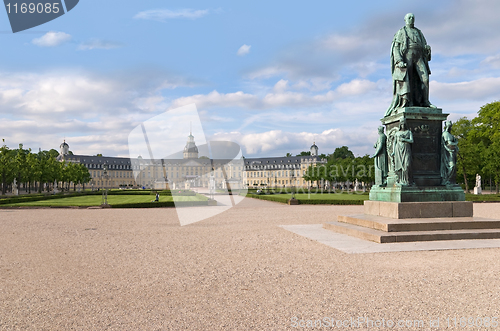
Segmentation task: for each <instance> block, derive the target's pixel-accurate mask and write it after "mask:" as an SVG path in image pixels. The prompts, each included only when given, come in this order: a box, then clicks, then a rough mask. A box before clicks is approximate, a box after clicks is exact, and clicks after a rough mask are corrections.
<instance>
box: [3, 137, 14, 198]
mask: <svg viewBox="0 0 500 331" xmlns="http://www.w3.org/2000/svg"><path fill="white" fill-rule="evenodd" d="M2 141H3V145H2V147H0V176H1V178H0V179H1V181H2V195H5V194H6V193H7V186H8V185H10V184H11V183H12V181H13V179H14V173H15V169H16V163H15V159H14V158H15V152H14V151H12V150H10V149H9V147H7V145H5V140H4V139H3V140H2Z"/></svg>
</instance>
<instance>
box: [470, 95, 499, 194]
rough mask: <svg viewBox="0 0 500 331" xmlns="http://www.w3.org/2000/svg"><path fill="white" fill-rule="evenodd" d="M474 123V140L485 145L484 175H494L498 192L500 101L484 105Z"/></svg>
mask: <svg viewBox="0 0 500 331" xmlns="http://www.w3.org/2000/svg"><path fill="white" fill-rule="evenodd" d="M472 124H473V129H472V130H471V135H472V139H473V141H475V142H476V143H478V144H482V145H483V146H484V148H483V151H482V152H483V153H482V156H483V162H482V171H483V175H484V174H490V175H491V176H492V178H493V180H494V182H495V186H496V193H497V194H498V193H499V188H500V187H499V184H500V101H495V102H492V103H488V104H486V105H484V106H482V107H481V109H480V110H479V112H478V115H477V117H475V118H474V119H473V120H472Z"/></svg>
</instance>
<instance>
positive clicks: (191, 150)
mask: <svg viewBox="0 0 500 331" xmlns="http://www.w3.org/2000/svg"><path fill="white" fill-rule="evenodd" d="M184 158H185V159H197V158H198V147H196V144H195V142H194V137H193V134H192V133H191V132H190V133H189V136H188V140H187V143H186V147H184Z"/></svg>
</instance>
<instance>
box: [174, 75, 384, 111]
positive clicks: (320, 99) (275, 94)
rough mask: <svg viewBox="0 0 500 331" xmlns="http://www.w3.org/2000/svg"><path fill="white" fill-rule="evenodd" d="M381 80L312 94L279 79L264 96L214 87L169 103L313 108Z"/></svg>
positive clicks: (370, 89)
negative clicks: (204, 92) (293, 88)
mask: <svg viewBox="0 0 500 331" xmlns="http://www.w3.org/2000/svg"><path fill="white" fill-rule="evenodd" d="M383 83H384V82H371V81H369V80H360V79H354V80H352V81H351V82H349V83H345V84H342V85H340V86H339V87H338V88H337V89H336V90H330V91H327V92H325V93H320V94H313V93H305V92H295V91H288V81H287V80H283V79H282V80H280V81H278V82H277V83H276V85H275V86H274V87H273V89H272V91H270V92H268V93H266V94H265V95H264V96H258V95H255V94H249V93H244V92H242V91H238V92H234V93H220V92H218V91H215V90H214V91H212V92H210V93H208V94H197V95H193V96H188V97H181V98H178V99H175V100H174V101H172V103H171V104H170V108H177V107H181V106H184V105H187V104H190V103H195V104H196V106H197V107H198V109H205V108H214V107H220V108H228V107H241V108H245V109H269V108H279V107H289V108H292V109H297V108H304V107H316V106H322V105H328V104H331V103H332V102H333V101H336V100H340V99H342V98H346V97H352V96H358V95H367V94H369V93H378V91H379V90H380V88H381V87H380V85H381V84H383Z"/></svg>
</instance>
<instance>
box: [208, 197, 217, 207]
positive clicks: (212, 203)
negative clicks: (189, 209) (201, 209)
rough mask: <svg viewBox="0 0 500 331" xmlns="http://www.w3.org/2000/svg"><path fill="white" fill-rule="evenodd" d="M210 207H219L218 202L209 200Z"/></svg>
mask: <svg viewBox="0 0 500 331" xmlns="http://www.w3.org/2000/svg"><path fill="white" fill-rule="evenodd" d="M208 206H217V200H212V199H210V200H208Z"/></svg>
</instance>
